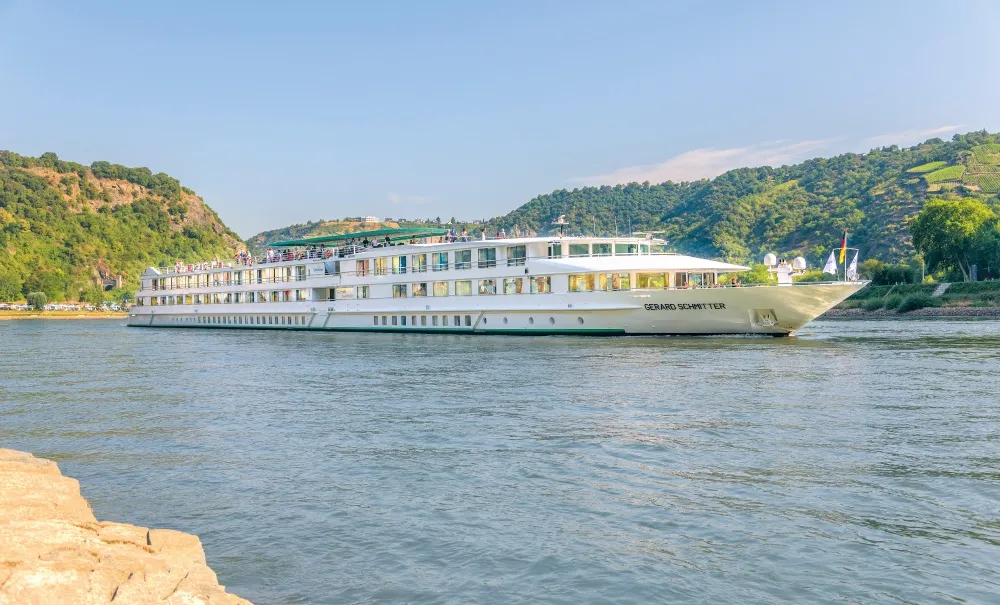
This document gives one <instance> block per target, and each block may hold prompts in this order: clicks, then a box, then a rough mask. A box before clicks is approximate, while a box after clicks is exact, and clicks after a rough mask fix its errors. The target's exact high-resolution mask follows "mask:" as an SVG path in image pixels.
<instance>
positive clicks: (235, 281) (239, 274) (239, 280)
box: [233, 271, 243, 286]
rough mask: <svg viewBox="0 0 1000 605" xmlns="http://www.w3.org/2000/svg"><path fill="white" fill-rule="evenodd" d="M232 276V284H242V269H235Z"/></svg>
mask: <svg viewBox="0 0 1000 605" xmlns="http://www.w3.org/2000/svg"><path fill="white" fill-rule="evenodd" d="M233 278H234V279H233V284H234V285H236V286H242V285H243V272H242V271H237V272H236V273H234V274H233Z"/></svg>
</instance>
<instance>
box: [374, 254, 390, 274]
mask: <svg viewBox="0 0 1000 605" xmlns="http://www.w3.org/2000/svg"><path fill="white" fill-rule="evenodd" d="M388 273H389V258H388V257H386V256H380V257H378V258H376V259H375V275H387V274H388Z"/></svg>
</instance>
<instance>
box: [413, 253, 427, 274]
mask: <svg viewBox="0 0 1000 605" xmlns="http://www.w3.org/2000/svg"><path fill="white" fill-rule="evenodd" d="M410 261H411V262H410V272H411V273H423V272H424V271H426V270H427V255H426V254H414V255H412V256H411V257H410Z"/></svg>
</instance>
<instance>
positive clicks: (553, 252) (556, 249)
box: [549, 244, 562, 258]
mask: <svg viewBox="0 0 1000 605" xmlns="http://www.w3.org/2000/svg"><path fill="white" fill-rule="evenodd" d="M561 257H562V244H549V258H561Z"/></svg>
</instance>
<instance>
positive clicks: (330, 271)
mask: <svg viewBox="0 0 1000 605" xmlns="http://www.w3.org/2000/svg"><path fill="white" fill-rule="evenodd" d="M323 275H340V261H339V260H328V261H325V262H324V263H323ZM303 279H305V278H303Z"/></svg>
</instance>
